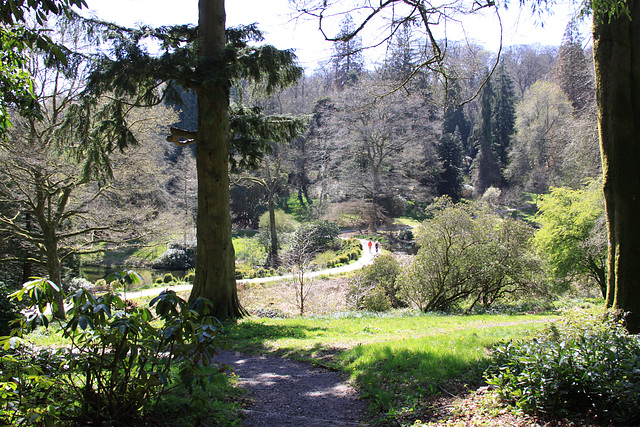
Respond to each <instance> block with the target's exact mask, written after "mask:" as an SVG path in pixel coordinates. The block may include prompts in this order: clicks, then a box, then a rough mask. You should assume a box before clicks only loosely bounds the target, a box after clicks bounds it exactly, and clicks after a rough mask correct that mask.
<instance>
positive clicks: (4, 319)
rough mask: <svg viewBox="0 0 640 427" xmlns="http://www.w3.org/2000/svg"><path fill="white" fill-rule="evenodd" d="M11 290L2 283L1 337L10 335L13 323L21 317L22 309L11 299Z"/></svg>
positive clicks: (0, 296)
mask: <svg viewBox="0 0 640 427" xmlns="http://www.w3.org/2000/svg"><path fill="white" fill-rule="evenodd" d="M10 293H11V290H10V289H9V287H8V286H7V285H6V284H4V283H3V282H0V337H3V336H7V335H9V332H11V322H13V321H14V320H16V319H17V318H18V317H20V307H19V306H18V304H16V302H15V301H14V300H12V299H10V298H9V294H10Z"/></svg>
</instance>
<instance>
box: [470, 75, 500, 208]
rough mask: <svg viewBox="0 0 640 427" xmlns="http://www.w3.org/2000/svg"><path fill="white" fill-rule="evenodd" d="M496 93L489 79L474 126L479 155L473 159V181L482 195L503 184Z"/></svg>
mask: <svg viewBox="0 0 640 427" xmlns="http://www.w3.org/2000/svg"><path fill="white" fill-rule="evenodd" d="M494 99H495V94H494V92H493V85H492V84H491V80H488V81H487V83H485V85H484V87H483V88H482V92H481V94H480V108H479V110H478V115H477V117H476V122H475V124H474V127H473V140H474V145H475V147H476V148H477V150H478V155H477V156H476V158H475V159H474V161H473V165H472V169H473V183H474V187H475V191H476V194H478V195H482V194H484V192H485V190H486V189H487V188H489V187H491V186H494V187H499V186H500V185H501V184H502V175H501V173H500V172H501V171H500V160H499V159H498V156H497V155H496V153H495V151H494V140H493V126H492V116H493V114H492V110H493V108H492V107H493V104H494Z"/></svg>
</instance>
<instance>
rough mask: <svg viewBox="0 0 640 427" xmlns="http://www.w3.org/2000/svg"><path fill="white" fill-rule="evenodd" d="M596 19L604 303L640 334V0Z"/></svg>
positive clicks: (595, 46) (595, 38) (594, 37)
mask: <svg viewBox="0 0 640 427" xmlns="http://www.w3.org/2000/svg"><path fill="white" fill-rule="evenodd" d="M627 5H628V7H629V11H630V13H631V20H630V19H629V18H628V17H627V16H624V15H622V16H619V17H614V18H612V19H611V20H609V19H608V17H602V16H600V17H599V16H597V15H596V16H595V17H594V26H593V39H594V62H595V74H596V95H597V103H598V125H599V133H600V148H601V152H602V170H603V180H604V196H605V204H606V210H607V231H608V238H609V261H608V284H607V305H608V306H610V307H613V308H616V309H620V310H623V311H625V312H629V315H628V317H627V328H628V330H629V332H631V333H640V220H638V215H640V2H639V1H637V0H628V2H627Z"/></svg>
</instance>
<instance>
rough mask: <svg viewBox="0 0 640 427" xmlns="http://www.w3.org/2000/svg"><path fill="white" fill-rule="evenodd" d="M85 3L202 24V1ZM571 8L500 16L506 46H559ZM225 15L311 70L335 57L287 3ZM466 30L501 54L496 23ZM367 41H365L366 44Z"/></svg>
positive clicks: (231, 4)
mask: <svg viewBox="0 0 640 427" xmlns="http://www.w3.org/2000/svg"><path fill="white" fill-rule="evenodd" d="M559 1H560V2H562V1H563V0H559ZM514 3H515V2H514ZM87 4H88V5H89V9H91V10H93V11H95V13H96V15H97V16H98V17H99V18H101V19H104V20H109V21H114V22H116V23H118V24H121V25H124V26H133V25H135V24H136V23H145V24H149V25H152V26H160V25H174V24H196V23H197V21H198V0H180V1H179V2H176V1H175V0H174V1H170V0H87ZM177 4H179V6H177ZM570 8H571V6H570V5H568V4H560V5H557V6H555V7H554V13H553V15H552V16H545V17H543V20H544V22H545V25H544V27H541V26H540V25H538V24H536V22H535V21H536V20H535V19H534V18H532V17H531V16H530V13H529V11H528V9H527V10H522V11H520V9H519V8H518V7H517V5H513V6H512V7H511V8H510V10H509V11H508V12H507V11H504V10H503V11H501V17H502V23H503V44H504V45H513V44H533V43H540V44H543V45H559V44H560V42H561V40H562V35H563V33H564V29H565V26H566V24H567V22H568V21H569V19H570V16H571V11H570ZM226 12H227V26H236V25H240V24H251V23H254V22H255V23H257V24H258V28H259V29H260V30H261V31H263V33H264V34H265V39H266V42H267V43H270V44H273V45H274V46H276V47H277V48H280V49H290V48H293V49H295V51H296V54H297V55H298V58H299V60H300V63H301V65H302V66H303V67H305V68H306V69H308V70H313V69H315V68H316V66H317V63H318V62H319V61H323V60H326V59H328V58H329V57H330V56H331V43H329V42H326V41H325V40H324V38H323V36H322V34H321V33H320V31H318V22H317V21H315V20H311V19H309V18H301V19H294V18H293V13H294V11H293V10H292V9H291V8H290V7H289V0H226ZM464 26H465V29H466V34H467V37H468V38H469V39H473V40H476V41H478V42H480V43H481V44H483V45H484V47H485V48H486V49H489V50H493V51H496V50H497V49H498V46H499V34H500V31H499V26H498V24H497V20H495V18H493V17H486V16H485V17H480V16H474V17H473V18H472V19H470V20H469V22H465V23H464ZM581 29H582V32H583V36H587V35H588V31H589V24H588V23H584V24H583V26H582V27H581ZM335 31H337V29H336V30H335ZM330 35H333V34H330ZM447 36H448V37H449V38H450V39H461V38H462V37H463V36H462V33H461V32H460V30H459V28H456V27H455V26H453V25H450V26H449V27H448V28H447ZM366 42H367V40H366V39H365V40H364V44H365V45H366ZM382 55H383V51H377V52H373V53H371V54H369V55H368V56H369V59H370V60H371V61H376V60H378V59H380V57H381V56H382Z"/></svg>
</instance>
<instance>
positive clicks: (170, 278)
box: [162, 273, 176, 283]
mask: <svg viewBox="0 0 640 427" xmlns="http://www.w3.org/2000/svg"><path fill="white" fill-rule="evenodd" d="M175 280H176V278H175V277H173V274H171V273H166V274H165V275H164V276H162V283H171V282H175Z"/></svg>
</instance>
